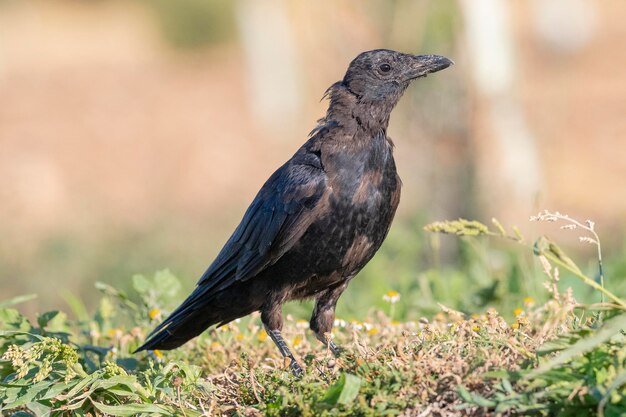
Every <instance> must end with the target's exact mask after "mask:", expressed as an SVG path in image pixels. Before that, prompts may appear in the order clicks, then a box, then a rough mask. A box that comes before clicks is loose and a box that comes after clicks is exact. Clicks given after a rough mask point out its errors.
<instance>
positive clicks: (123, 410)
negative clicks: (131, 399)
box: [92, 401, 200, 417]
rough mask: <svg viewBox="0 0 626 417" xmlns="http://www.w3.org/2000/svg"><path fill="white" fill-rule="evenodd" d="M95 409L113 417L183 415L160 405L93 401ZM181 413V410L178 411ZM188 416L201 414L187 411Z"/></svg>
mask: <svg viewBox="0 0 626 417" xmlns="http://www.w3.org/2000/svg"><path fill="white" fill-rule="evenodd" d="M92 404H93V405H94V407H96V408H97V409H98V410H99V411H101V412H103V413H105V414H110V415H113V416H122V417H123V416H134V415H136V414H140V413H146V414H157V415H161V416H175V415H181V414H180V413H178V414H176V413H174V410H172V409H171V408H169V407H166V406H164V405H160V404H122V405H106V404H103V403H99V402H97V401H92ZM178 411H180V410H178ZM185 414H186V415H187V416H198V415H200V413H198V412H194V411H193V410H185Z"/></svg>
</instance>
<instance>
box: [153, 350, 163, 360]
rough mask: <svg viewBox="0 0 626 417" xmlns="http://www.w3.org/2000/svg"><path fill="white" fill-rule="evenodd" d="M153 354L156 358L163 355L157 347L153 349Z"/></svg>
mask: <svg viewBox="0 0 626 417" xmlns="http://www.w3.org/2000/svg"><path fill="white" fill-rule="evenodd" d="M153 352H154V356H156V357H157V358H159V359H161V358H162V357H163V352H161V351H160V350H159V349H154V350H153Z"/></svg>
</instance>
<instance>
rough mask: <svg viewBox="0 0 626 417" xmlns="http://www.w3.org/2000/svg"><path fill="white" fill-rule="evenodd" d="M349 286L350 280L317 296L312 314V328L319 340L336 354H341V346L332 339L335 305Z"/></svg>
mask: <svg viewBox="0 0 626 417" xmlns="http://www.w3.org/2000/svg"><path fill="white" fill-rule="evenodd" d="M347 286H348V280H346V281H344V282H342V283H341V284H338V285H337V286H335V287H332V288H329V289H328V290H326V291H324V292H322V293H321V294H320V295H318V296H317V299H316V302H315V309H314V310H313V315H312V316H311V330H313V332H314V333H315V337H317V340H319V341H320V342H322V343H323V344H325V345H326V346H328V348H329V349H330V351H331V352H333V354H334V355H335V356H339V355H340V354H341V348H340V347H339V346H337V345H335V343H334V342H333V341H332V340H331V339H330V335H331V331H332V329H333V322H334V321H335V306H336V305H337V300H338V299H339V296H340V295H341V294H342V293H343V291H344V290H345V289H346V287H347Z"/></svg>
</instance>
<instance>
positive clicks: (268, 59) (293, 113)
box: [236, 0, 302, 137]
mask: <svg viewBox="0 0 626 417" xmlns="http://www.w3.org/2000/svg"><path fill="white" fill-rule="evenodd" d="M287 6H288V2H287V1H285V0H240V1H238V2H237V8H236V13H237V20H238V22H239V24H238V28H239V32H240V34H241V43H242V45H243V51H244V55H245V58H246V61H247V64H248V65H246V69H247V72H248V84H249V86H250V100H249V103H250V106H251V109H252V112H253V114H254V116H255V118H256V120H257V121H258V122H259V124H260V126H261V127H262V128H263V129H264V130H266V131H267V132H268V133H269V134H270V135H268V136H269V137H281V135H280V133H284V132H286V131H289V129H290V128H292V127H293V125H294V124H295V123H297V121H298V120H299V119H298V117H297V116H299V115H300V114H301V110H302V109H301V102H302V100H301V98H302V97H301V85H302V83H300V82H299V80H298V74H300V72H299V71H298V68H297V50H296V46H295V44H294V41H293V40H294V36H293V35H294V33H293V28H292V27H291V22H290V20H289V16H288V10H287ZM272 133H277V134H276V135H271V134H272Z"/></svg>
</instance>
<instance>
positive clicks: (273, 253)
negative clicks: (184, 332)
mask: <svg viewBox="0 0 626 417" xmlns="http://www.w3.org/2000/svg"><path fill="white" fill-rule="evenodd" d="M328 193H329V190H328V187H327V178H326V173H325V172H324V171H323V169H322V165H321V161H320V157H319V154H316V153H306V152H298V153H297V154H296V155H294V158H292V159H291V160H290V161H289V162H287V163H286V164H285V165H283V166H282V167H280V168H279V169H278V170H277V171H276V172H275V173H274V174H273V175H272V176H271V177H270V179H269V180H267V182H266V183H265V184H264V185H263V187H262V188H261V190H260V191H259V193H258V194H257V196H256V197H255V198H254V201H252V204H251V205H250V207H249V208H248V210H247V211H246V213H245V214H244V216H243V219H242V221H241V223H240V224H239V226H238V227H237V229H235V232H234V233H233V235H232V236H231V237H230V239H228V242H226V244H225V245H224V247H223V248H222V250H221V251H220V253H219V254H218V255H217V258H216V259H215V260H214V261H213V263H212V264H211V265H210V266H209V268H208V269H207V270H206V272H205V273H204V274H203V275H202V277H201V278H200V280H199V281H198V284H197V286H196V288H195V290H194V291H193V292H192V293H191V294H190V295H189V297H187V299H186V300H185V301H184V302H183V303H182V304H181V305H180V306H179V307H178V308H177V309H176V310H175V311H174V312H173V313H172V314H171V315H170V316H169V317H168V318H167V319H166V320H165V321H164V322H162V323H161V324H160V325H159V326H157V328H156V329H154V330H153V331H152V333H151V336H150V337H152V336H155V335H158V333H159V332H161V330H164V329H166V328H167V329H168V332H169V331H172V330H174V328H176V327H177V326H178V325H179V324H180V323H182V322H184V320H185V317H188V316H189V315H190V314H192V313H193V312H194V311H197V310H199V309H200V308H202V306H203V305H204V304H205V303H206V301H208V300H209V299H210V297H211V295H213V294H215V293H217V292H219V291H220V290H223V289H224V288H227V287H228V286H230V285H232V284H233V283H236V282H238V281H240V282H242V281H246V280H249V279H252V278H254V276H256V275H257V274H258V273H259V272H261V271H262V270H263V269H265V268H266V267H267V266H269V265H272V264H273V263H275V262H276V261H278V259H280V257H281V256H282V255H283V254H284V253H285V252H287V251H288V250H289V249H290V248H291V247H292V246H293V245H294V244H295V243H296V242H297V241H298V239H299V238H300V237H301V236H302V234H303V233H304V232H305V231H306V230H307V228H308V227H309V226H310V225H311V223H312V222H313V221H314V220H315V219H316V218H318V216H320V215H321V214H322V212H323V210H324V209H325V208H324V201H327V197H328ZM155 337H156V336H155ZM140 349H144V347H142V348H140Z"/></svg>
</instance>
